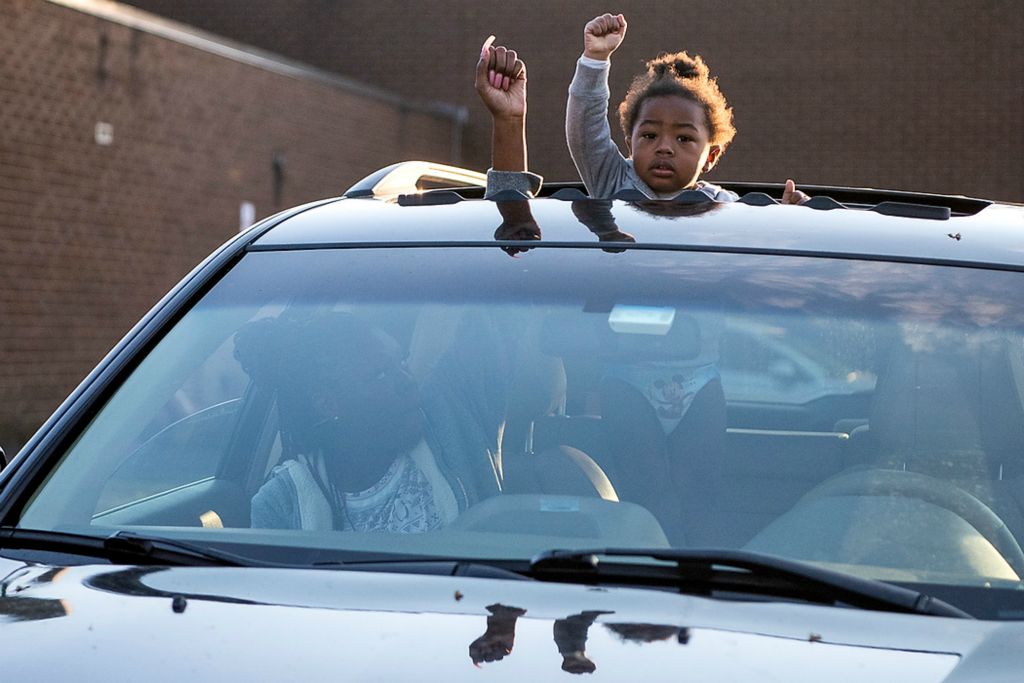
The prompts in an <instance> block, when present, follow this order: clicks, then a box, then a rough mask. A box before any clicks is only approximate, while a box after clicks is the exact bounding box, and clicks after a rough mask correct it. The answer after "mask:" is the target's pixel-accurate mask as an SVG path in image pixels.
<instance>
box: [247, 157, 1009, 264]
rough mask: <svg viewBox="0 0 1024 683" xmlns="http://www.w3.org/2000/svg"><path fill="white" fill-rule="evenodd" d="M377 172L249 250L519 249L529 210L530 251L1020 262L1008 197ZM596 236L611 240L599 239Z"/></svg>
mask: <svg viewBox="0 0 1024 683" xmlns="http://www.w3.org/2000/svg"><path fill="white" fill-rule="evenodd" d="M418 163H421V162H418ZM396 166H402V165H396ZM389 168H394V167H389ZM443 168H451V167H443ZM406 170H407V169H406ZM455 170H457V171H462V172H463V173H466V174H471V173H472V172H469V171H463V170H462V169H455ZM386 171H388V169H382V171H380V172H378V174H374V175H373V176H369V177H368V178H367V179H364V181H361V183H357V184H356V185H355V186H353V189H350V190H349V192H347V193H346V195H345V196H343V197H340V198H338V199H337V200H335V201H328V202H325V203H320V204H317V205H313V206H311V207H310V208H308V209H306V210H304V211H302V212H300V213H298V214H297V215H293V216H292V217H290V218H288V219H287V220H284V221H282V222H281V223H279V224H278V225H276V226H275V227H273V228H272V229H270V230H268V231H266V232H263V233H262V234H260V235H258V236H256V238H255V240H254V242H253V243H252V244H251V245H250V249H254V250H277V249H309V248H321V247H323V248H328V247H352V246H390V245H401V246H419V245H422V246H446V245H453V246H454V245H490V246H494V245H495V244H501V245H505V244H510V245H522V244H523V239H522V236H523V233H521V232H520V233H518V235H517V231H516V230H515V229H514V228H515V227H516V226H518V225H521V224H523V222H524V221H528V220H529V219H530V217H531V216H532V220H533V221H535V223H536V226H537V231H538V232H539V233H540V234H539V241H538V240H537V239H536V237H535V235H534V234H533V233H530V234H528V235H526V237H528V239H526V240H525V241H527V242H528V243H529V246H532V247H540V246H547V247H568V246H573V247H594V248H608V247H609V245H610V244H615V245H616V246H621V247H624V248H634V249H650V248H656V249H683V250H694V251H723V252H739V253H744V252H749V253H781V254H802V255H811V256H839V257H848V258H867V259H881V260H899V261H912V262H915V261H922V262H940V263H950V264H956V265H972V264H977V265H979V266H985V267H996V268H1005V269H1011V270H1019V269H1024V206H1020V205H1014V204H1007V203H998V202H990V201H986V200H977V199H971V198H966V197H957V196H947V195H927V194H917V193H905V192H889V191H884V190H872V189H858V188H837V187H825V186H802V189H805V191H808V193H809V194H811V195H812V197H814V199H813V200H812V203H811V204H809V205H804V206H783V205H780V204H778V203H777V201H776V200H775V199H773V198H772V197H773V195H774V197H778V196H780V195H781V191H782V186H781V185H761V184H750V183H746V184H744V183H727V182H726V183H721V184H722V185H723V186H724V187H726V188H727V189H732V190H733V191H735V192H736V193H737V194H739V195H740V200H739V201H737V202H730V203H715V202H710V201H706V200H705V201H700V202H699V203H694V201H693V200H694V197H692V196H691V197H684V198H683V200H682V201H651V200H646V199H644V198H642V197H640V196H634V195H631V194H628V193H623V194H620V195H617V198H615V199H611V200H596V199H589V198H587V197H586V195H585V194H584V193H583V191H582V186H581V185H578V184H549V185H547V186H546V188H545V190H544V193H543V194H542V196H540V197H538V198H534V199H527V198H526V197H525V196H524V195H520V194H518V193H514V192H512V193H509V192H506V193H502V194H501V195H499V196H498V197H497V198H496V199H497V201H492V200H484V199H482V198H481V197H482V193H483V190H482V188H481V187H480V186H479V185H480V183H481V182H482V181H481V180H480V179H481V178H482V177H483V176H482V175H480V174H475V175H474V176H473V177H469V178H468V179H469V181H470V182H472V183H474V184H473V185H466V186H463V187H458V188H449V189H434V190H421V189H418V188H419V185H405V186H401V185H399V186H396V185H395V184H394V183H391V184H389V185H387V186H386V191H383V192H376V191H374V187H375V186H376V187H378V188H379V187H380V185H381V182H380V174H381V173H384V172H386ZM384 177H385V178H386V174H385V176H384ZM466 179H467V178H461V180H466ZM403 190H405V191H404V192H403ZM700 199H703V198H700ZM526 207H529V212H528V213H527V212H526ZM503 226H504V227H505V228H506V229H501V228H502V227H503ZM616 230H617V231H618V232H615V231H616ZM599 233H603V237H604V239H606V240H607V239H611V242H608V241H600V237H599ZM622 233H626V234H628V235H629V236H631V237H632V239H633V240H635V242H630V241H628V239H629V238H628V237H624V236H623V235H622ZM516 237H519V239H516Z"/></svg>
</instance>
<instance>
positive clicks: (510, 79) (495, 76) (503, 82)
mask: <svg viewBox="0 0 1024 683" xmlns="http://www.w3.org/2000/svg"><path fill="white" fill-rule="evenodd" d="M493 42H494V36H490V37H489V38H488V39H487V40H486V41H484V44H483V47H481V48H480V61H479V62H477V65H476V92H477V94H478V95H480V99H481V100H483V103H484V105H485V106H486V107H487V108H488V109H489V110H490V112H491V115H492V116H497V117H519V118H521V117H523V116H525V115H526V65H525V64H524V63H523V60H521V59H519V56H518V55H517V54H516V51H515V50H510V49H508V48H506V47H504V46H498V47H492V45H491V44H492V43H493Z"/></svg>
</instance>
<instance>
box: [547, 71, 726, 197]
mask: <svg viewBox="0 0 1024 683" xmlns="http://www.w3.org/2000/svg"><path fill="white" fill-rule="evenodd" d="M610 67H611V63H610V62H608V61H605V62H601V61H598V60H594V59H588V58H586V57H581V58H580V59H579V61H578V62H577V63H576V75H575V76H573V79H572V83H571V84H570V85H569V102H568V104H567V105H566V109H565V137H566V140H567V141H568V143H569V153H570V154H571V155H572V160H573V162H574V163H575V164H576V170H577V171H578V172H579V174H580V178H582V179H583V184H584V185H586V186H587V191H588V192H589V193H590V196H591V197H597V198H601V199H607V198H610V197H611V196H612V195H614V194H615V193H616V192H618V191H620V190H625V189H634V190H639V191H640V192H642V193H643V194H644V195H646V196H647V197H650V198H651V199H671V198H673V197H675V196H676V195H678V194H680V193H679V192H673V193H671V194H661V193H658V192H655V191H654V190H652V189H651V188H650V187H649V186H648V185H647V183H645V182H644V181H643V180H641V179H640V176H638V175H637V173H636V170H635V169H634V168H633V161H632V159H627V158H626V157H624V156H622V153H621V152H620V151H619V148H618V146H617V145H616V144H615V142H614V141H613V140H612V133H611V128H610V127H609V125H608V98H609V95H610V91H609V90H608V71H609V69H610ZM688 189H692V190H697V191H699V192H702V193H704V194H706V195H707V196H708V198H709V199H712V200H714V201H718V202H734V201H736V199H737V196H736V194H735V193H733V192H730V191H729V190H723V189H722V188H720V187H718V186H717V185H712V184H711V183H708V182H705V181H703V180H699V181H697V184H696V185H695V186H694V187H693V188H688ZM686 191H687V190H681V191H680V192H686Z"/></svg>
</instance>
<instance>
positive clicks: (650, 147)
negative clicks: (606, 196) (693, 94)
mask: <svg viewBox="0 0 1024 683" xmlns="http://www.w3.org/2000/svg"><path fill="white" fill-rule="evenodd" d="M629 148H630V152H631V153H632V157H633V167H634V168H635V169H636V173H637V175H638V176H640V179H641V180H643V181H644V182H645V183H647V185H648V187H650V188H651V189H652V190H654V191H655V192H659V193H667V192H678V191H680V190H683V189H685V188H687V187H691V186H692V185H693V184H694V183H695V182H697V178H698V177H699V176H700V174H701V173H706V172H708V171H710V170H711V167H712V166H714V165H715V161H717V159H718V155H719V153H720V152H721V148H720V147H718V146H716V145H712V144H711V133H710V131H709V130H708V125H707V122H706V119H705V116H704V108H703V107H702V106H701V105H700V104H698V103H696V102H694V101H693V100H688V99H686V98H685V97H681V96H679V95H662V96H658V97H649V98H647V99H646V100H644V102H643V104H641V105H640V111H639V112H638V113H637V117H636V123H635V124H634V126H633V135H632V136H631V137H630V140H629Z"/></svg>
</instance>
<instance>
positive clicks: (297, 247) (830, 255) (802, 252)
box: [246, 240, 1024, 273]
mask: <svg viewBox="0 0 1024 683" xmlns="http://www.w3.org/2000/svg"><path fill="white" fill-rule="evenodd" d="M463 247H477V248H479V247H496V248H499V249H500V248H501V247H516V248H519V249H524V248H528V249H592V250H601V251H607V250H608V249H609V248H614V249H615V250H616V251H620V250H621V251H680V252H696V253H708V254H753V255H760V256H796V257H803V258H820V259H838V260H844V261H880V262H884V263H910V264H916V265H926V266H944V267H949V268H972V269H980V270H1001V271H1009V272H1015V273H1021V272H1024V264H1015V263H997V262H992V261H965V260H958V259H937V258H927V257H920V256H905V255H893V254H870V253H865V252H844V251H819V250H810V249H778V248H768V247H735V246H728V247H725V246H707V245H696V244H669V243H655V242H650V243H643V244H637V243H632V242H539V241H536V240H534V241H528V240H527V241H515V240H490V241H487V242H482V241H470V240H451V241H443V242H427V241H424V242H309V243H302V244H251V245H249V246H248V247H246V251H247V252H249V253H259V252H290V251H320V250H330V249H338V250H342V249H450V248H463Z"/></svg>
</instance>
